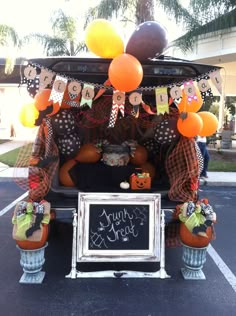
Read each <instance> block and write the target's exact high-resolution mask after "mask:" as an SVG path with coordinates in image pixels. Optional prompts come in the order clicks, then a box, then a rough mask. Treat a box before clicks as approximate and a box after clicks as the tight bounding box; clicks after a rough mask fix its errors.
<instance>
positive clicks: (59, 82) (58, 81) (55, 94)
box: [49, 75, 68, 105]
mask: <svg viewBox="0 0 236 316" xmlns="http://www.w3.org/2000/svg"><path fill="white" fill-rule="evenodd" d="M67 81H68V79H67V78H65V77H62V76H60V75H57V76H56V78H55V80H54V83H53V87H52V92H51V94H50V97H49V100H52V101H53V102H54V103H57V102H58V103H59V105H61V103H62V100H63V96H64V92H65V90H66V85H67Z"/></svg>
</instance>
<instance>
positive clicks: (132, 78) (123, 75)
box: [108, 54, 143, 92]
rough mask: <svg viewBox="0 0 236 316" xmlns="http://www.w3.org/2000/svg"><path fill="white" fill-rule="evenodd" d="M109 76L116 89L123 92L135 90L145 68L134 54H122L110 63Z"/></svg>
mask: <svg viewBox="0 0 236 316" xmlns="http://www.w3.org/2000/svg"><path fill="white" fill-rule="evenodd" d="M108 77H109V80H110V82H111V84H112V85H113V87H114V88H115V89H117V90H120V91H122V92H129V91H133V90H135V89H137V87H138V86H139V85H140V83H141V81H142V79H143V68H142V65H141V64H140V62H139V61H138V59H137V58H135V57H134V56H132V55H130V54H121V55H119V56H117V57H115V58H114V59H113V60H112V62H111V63H110V66H109V69H108Z"/></svg>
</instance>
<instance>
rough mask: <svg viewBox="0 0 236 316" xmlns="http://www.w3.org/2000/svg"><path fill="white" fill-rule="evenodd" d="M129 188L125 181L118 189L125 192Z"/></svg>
mask: <svg viewBox="0 0 236 316" xmlns="http://www.w3.org/2000/svg"><path fill="white" fill-rule="evenodd" d="M129 187H130V184H129V182H127V181H123V182H121V183H120V188H121V189H124V190H127V189H129Z"/></svg>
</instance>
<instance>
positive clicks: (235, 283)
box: [207, 245, 236, 292]
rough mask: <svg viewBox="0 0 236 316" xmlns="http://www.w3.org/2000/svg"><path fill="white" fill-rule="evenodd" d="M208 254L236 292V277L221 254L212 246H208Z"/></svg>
mask: <svg viewBox="0 0 236 316" xmlns="http://www.w3.org/2000/svg"><path fill="white" fill-rule="evenodd" d="M207 252H208V253H209V255H210V256H211V258H212V260H213V261H214V262H215V264H216V265H217V267H218V268H219V270H220V271H221V272H222V274H223V275H224V277H225V278H226V280H227V281H228V282H229V284H230V285H231V286H232V288H233V290H234V291H235V292H236V277H235V275H234V274H233V272H232V271H231V270H230V268H229V267H228V266H227V264H226V263H225V262H224V261H223V260H222V258H221V257H220V256H219V254H218V253H217V252H216V251H215V249H214V248H213V247H212V245H209V246H208V249H207Z"/></svg>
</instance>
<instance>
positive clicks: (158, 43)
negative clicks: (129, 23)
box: [126, 21, 168, 61]
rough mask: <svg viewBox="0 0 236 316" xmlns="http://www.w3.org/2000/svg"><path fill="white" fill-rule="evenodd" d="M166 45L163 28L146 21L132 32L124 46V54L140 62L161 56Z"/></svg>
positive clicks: (165, 35) (156, 23) (165, 34)
mask: <svg viewBox="0 0 236 316" xmlns="http://www.w3.org/2000/svg"><path fill="white" fill-rule="evenodd" d="M167 44H168V40H167V33H166V30H165V28H164V27H163V26H162V25H161V24H160V23H158V22H156V21H148V22H144V23H142V24H140V25H139V26H138V27H137V28H136V30H135V31H134V32H133V34H132V35H131V37H130V39H129V41H128V43H127V45H126V53H127V54H131V55H133V56H134V57H136V58H137V59H138V60H139V61H142V60H145V59H148V58H154V57H157V56H159V55H161V53H162V52H163V51H164V49H165V48H166V47H167Z"/></svg>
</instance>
